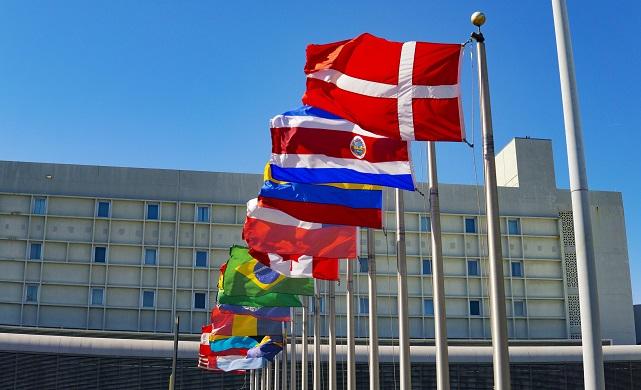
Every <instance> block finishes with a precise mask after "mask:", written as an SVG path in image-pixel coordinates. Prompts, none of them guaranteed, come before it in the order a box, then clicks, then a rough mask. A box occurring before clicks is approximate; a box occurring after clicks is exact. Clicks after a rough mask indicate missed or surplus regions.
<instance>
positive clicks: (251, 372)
mask: <svg viewBox="0 0 641 390" xmlns="http://www.w3.org/2000/svg"><path fill="white" fill-rule="evenodd" d="M255 373H256V370H251V371H249V389H250V390H255V389H254V380H255V379H256V378H255V375H254V374H255Z"/></svg>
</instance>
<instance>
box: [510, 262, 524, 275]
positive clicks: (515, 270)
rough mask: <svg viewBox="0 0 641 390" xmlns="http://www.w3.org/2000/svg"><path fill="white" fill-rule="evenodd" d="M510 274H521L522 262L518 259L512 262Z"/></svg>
mask: <svg viewBox="0 0 641 390" xmlns="http://www.w3.org/2000/svg"><path fill="white" fill-rule="evenodd" d="M512 276H514V277H521V276H523V264H522V263H521V262H520V261H513V262H512Z"/></svg>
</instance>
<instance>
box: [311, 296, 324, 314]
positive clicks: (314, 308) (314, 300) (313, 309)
mask: <svg viewBox="0 0 641 390" xmlns="http://www.w3.org/2000/svg"><path fill="white" fill-rule="evenodd" d="M318 301H319V302H320V307H319V309H320V313H323V314H324V313H325V298H324V297H320V299H319V300H318ZM315 312H316V299H312V313H315Z"/></svg>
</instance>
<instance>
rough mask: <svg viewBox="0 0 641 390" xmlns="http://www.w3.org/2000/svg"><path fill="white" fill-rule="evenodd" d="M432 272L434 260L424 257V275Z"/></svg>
mask: <svg viewBox="0 0 641 390" xmlns="http://www.w3.org/2000/svg"><path fill="white" fill-rule="evenodd" d="M431 274H432V260H429V259H423V275H431Z"/></svg>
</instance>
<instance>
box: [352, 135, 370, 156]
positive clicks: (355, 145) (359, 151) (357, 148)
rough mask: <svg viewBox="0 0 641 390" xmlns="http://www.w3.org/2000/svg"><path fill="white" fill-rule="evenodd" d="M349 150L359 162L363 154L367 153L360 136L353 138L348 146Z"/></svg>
mask: <svg viewBox="0 0 641 390" xmlns="http://www.w3.org/2000/svg"><path fill="white" fill-rule="evenodd" d="M349 149H350V150H351V151H352V154H353V155H354V157H356V158H358V159H359V160H360V159H362V158H363V157H365V153H367V147H366V146H365V141H364V140H363V138H362V137H361V136H360V135H356V136H354V138H353V139H352V142H351V143H350V144H349Z"/></svg>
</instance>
